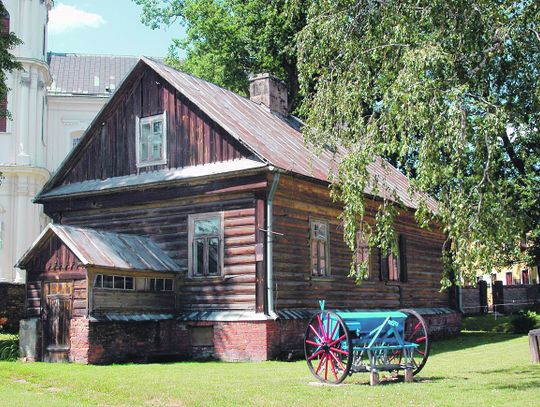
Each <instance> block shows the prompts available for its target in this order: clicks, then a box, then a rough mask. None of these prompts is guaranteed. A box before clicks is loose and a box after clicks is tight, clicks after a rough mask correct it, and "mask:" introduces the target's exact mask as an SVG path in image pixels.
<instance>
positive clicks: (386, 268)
mask: <svg viewBox="0 0 540 407" xmlns="http://www.w3.org/2000/svg"><path fill="white" fill-rule="evenodd" d="M396 247H397V249H398V251H397V253H394V252H392V251H391V252H390V253H388V254H387V255H382V254H381V256H380V274H379V279H380V280H381V281H401V282H406V281H407V280H408V276H407V261H406V249H405V247H406V240H405V235H399V237H398V240H397V242H396Z"/></svg>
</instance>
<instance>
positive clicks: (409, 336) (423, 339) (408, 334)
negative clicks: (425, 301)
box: [394, 309, 431, 375]
mask: <svg viewBox="0 0 540 407" xmlns="http://www.w3.org/2000/svg"><path fill="white" fill-rule="evenodd" d="M399 311H400V312H403V313H404V314H407V319H406V320H405V334H404V337H405V340H406V341H407V342H413V343H417V344H418V345H419V346H418V348H416V349H415V350H414V353H413V365H414V366H415V368H414V370H413V375H416V374H418V373H419V372H420V371H421V370H422V368H423V367H424V365H425V364H426V362H427V360H428V357H429V351H430V349H431V341H430V340H429V335H428V329H427V324H426V322H425V321H424V318H422V316H421V315H420V314H419V313H418V312H416V311H415V310H412V309H401V310H399ZM394 356H395V357H396V358H397V357H399V362H400V363H401V359H402V356H403V355H402V353H401V351H398V352H397V354H395V355H394Z"/></svg>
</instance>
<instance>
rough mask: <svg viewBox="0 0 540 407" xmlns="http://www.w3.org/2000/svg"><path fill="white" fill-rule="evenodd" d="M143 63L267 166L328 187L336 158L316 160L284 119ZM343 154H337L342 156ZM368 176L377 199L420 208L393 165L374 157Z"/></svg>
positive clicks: (223, 91)
mask: <svg viewBox="0 0 540 407" xmlns="http://www.w3.org/2000/svg"><path fill="white" fill-rule="evenodd" d="M142 60H143V61H144V62H145V63H146V64H147V65H149V66H150V67H151V68H152V69H153V70H155V71H156V72H157V73H158V74H159V75H160V76H162V77H163V79H165V80H166V81H167V82H169V83H170V84H171V85H173V86H174V87H175V88H176V89H177V90H178V91H179V92H181V93H182V94H183V95H184V96H186V97H187V98H188V99H190V100H191V101H192V102H193V103H194V104H195V105H197V106H198V107H199V108H200V109H201V110H202V111H204V112H205V113H206V114H207V115H208V116H209V117H210V118H211V119H212V120H214V121H215V122H216V123H218V124H219V125H220V126H221V127H223V128H224V129H225V130H226V131H227V132H228V133H229V134H230V135H231V136H233V137H235V138H236V139H238V140H239V141H240V142H241V143H242V144H245V145H247V146H248V147H249V148H250V149H251V150H252V151H253V152H254V153H255V154H257V155H259V157H261V158H262V159H264V160H265V161H267V162H268V163H270V164H272V165H274V166H275V167H278V168H281V169H283V170H285V171H290V172H293V173H297V174H301V175H305V176H308V177H313V178H316V179H320V180H324V181H331V179H329V176H330V174H331V172H332V170H335V168H336V164H337V162H336V159H337V158H338V157H337V156H336V154H334V153H333V152H331V151H329V150H324V151H323V152H322V153H321V154H320V155H317V154H315V153H314V150H313V149H312V148H310V147H309V146H307V145H306V144H305V142H304V138H303V136H302V134H301V132H300V131H298V130H297V129H296V128H295V127H296V126H292V125H291V124H290V123H289V121H288V120H286V118H283V117H281V116H279V115H276V114H274V113H272V112H271V111H270V110H269V109H268V108H266V107H265V106H263V105H258V104H256V103H255V102H253V101H251V100H249V99H247V98H244V97H242V96H240V95H237V94H236V93H234V92H231V91H228V90H226V89H223V88H221V87H219V86H217V85H214V84H212V83H210V82H207V81H205V80H203V79H200V78H197V77H194V76H192V75H189V74H186V73H184V72H180V71H177V70H176V69H174V68H171V67H169V66H166V65H164V64H162V63H160V62H158V61H155V60H152V59H149V58H144V57H143V58H142ZM344 152H345V151H344V150H343V149H341V154H343V153H344ZM368 170H369V172H370V174H371V175H372V176H373V177H374V178H376V179H377V182H378V184H379V190H378V192H377V195H378V196H381V197H383V198H388V199H392V198H393V194H392V191H395V192H396V194H397V196H398V197H399V198H400V199H401V200H402V202H403V204H404V205H406V206H408V207H411V208H416V207H417V206H418V199H417V197H414V196H411V195H410V194H409V187H410V183H409V179H408V178H407V177H406V176H405V175H404V174H402V173H401V172H400V171H399V170H397V169H396V168H395V167H393V166H392V165H391V164H389V163H385V162H383V160H382V159H381V158H379V157H376V159H375V160H374V162H373V163H371V164H370V165H369V167H368ZM366 193H373V190H372V189H371V188H369V189H368V190H366ZM428 204H429V205H430V206H431V207H432V208H434V207H435V201H433V200H431V199H428Z"/></svg>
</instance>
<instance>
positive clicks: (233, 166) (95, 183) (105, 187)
mask: <svg viewBox="0 0 540 407" xmlns="http://www.w3.org/2000/svg"><path fill="white" fill-rule="evenodd" d="M265 166H266V164H265V163H262V162H260V161H255V160H250V159H248V158H243V159H240V160H233V161H227V162H218V163H210V164H204V165H196V166H191V167H184V168H171V169H164V170H159V171H150V172H143V173H141V174H132V175H125V176H122V177H113V178H107V179H104V180H101V179H96V180H89V181H83V182H75V183H73V184H65V185H60V186H59V187H57V188H54V189H53V190H51V191H49V192H45V193H43V194H42V195H40V197H55V196H63V195H70V194H82V193H87V192H97V191H109V190H111V189H118V188H129V187H131V186H135V185H148V186H150V185H152V184H159V183H161V182H169V181H181V180H188V179H194V178H201V177H209V176H213V175H222V174H230V173H233V172H240V171H247V170H255V169H257V168H263V167H265Z"/></svg>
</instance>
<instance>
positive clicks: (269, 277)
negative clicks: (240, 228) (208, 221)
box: [266, 171, 280, 319]
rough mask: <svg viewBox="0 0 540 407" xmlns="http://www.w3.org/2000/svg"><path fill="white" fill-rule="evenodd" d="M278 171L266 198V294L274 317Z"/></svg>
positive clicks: (270, 314)
mask: <svg viewBox="0 0 540 407" xmlns="http://www.w3.org/2000/svg"><path fill="white" fill-rule="evenodd" d="M279 177H280V173H279V172H277V171H275V172H274V180H273V181H272V186H271V187H270V192H269V193H268V198H267V199H266V294H267V296H268V298H267V299H268V315H269V316H270V317H272V318H274V319H276V318H277V317H278V316H277V314H276V313H275V311H274V269H273V262H272V258H273V255H274V254H273V215H272V201H273V199H274V194H275V193H276V189H277V186H278V184H279Z"/></svg>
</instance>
